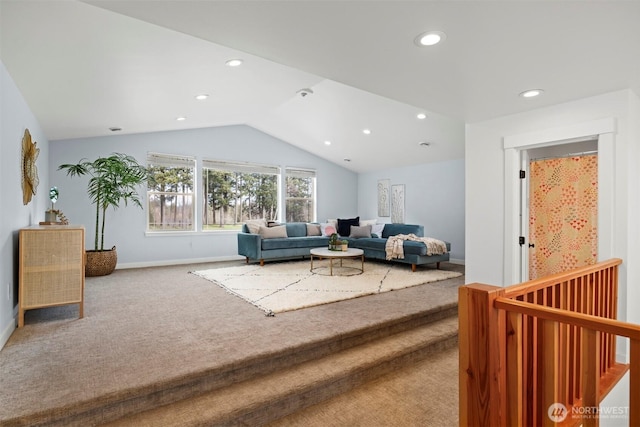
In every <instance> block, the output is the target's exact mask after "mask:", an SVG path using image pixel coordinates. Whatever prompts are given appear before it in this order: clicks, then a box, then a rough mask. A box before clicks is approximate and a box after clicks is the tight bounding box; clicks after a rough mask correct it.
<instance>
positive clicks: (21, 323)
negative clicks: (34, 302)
mask: <svg viewBox="0 0 640 427" xmlns="http://www.w3.org/2000/svg"><path fill="white" fill-rule="evenodd" d="M23 326H24V310H23V309H21V308H20V309H18V328H22V327H23Z"/></svg>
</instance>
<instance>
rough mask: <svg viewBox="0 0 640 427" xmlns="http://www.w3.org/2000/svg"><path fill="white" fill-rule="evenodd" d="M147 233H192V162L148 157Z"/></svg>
mask: <svg viewBox="0 0 640 427" xmlns="http://www.w3.org/2000/svg"><path fill="white" fill-rule="evenodd" d="M147 168H148V171H149V177H150V178H149V183H148V191H147V199H148V208H149V210H148V217H147V218H148V223H147V230H148V231H193V230H194V226H195V221H194V209H193V206H194V192H193V189H194V177H195V159H194V158H193V157H182V156H176V155H168V154H158V153H149V154H148V155H147Z"/></svg>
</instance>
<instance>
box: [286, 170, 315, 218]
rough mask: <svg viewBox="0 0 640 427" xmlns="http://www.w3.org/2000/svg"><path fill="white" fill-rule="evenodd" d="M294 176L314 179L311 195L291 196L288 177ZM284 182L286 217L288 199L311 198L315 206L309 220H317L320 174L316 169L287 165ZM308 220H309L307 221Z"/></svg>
mask: <svg viewBox="0 0 640 427" xmlns="http://www.w3.org/2000/svg"><path fill="white" fill-rule="evenodd" d="M290 176H291V177H293V178H311V179H312V180H313V181H312V186H313V188H312V191H311V197H310V198H309V197H304V198H302V197H289V194H288V189H287V178H289V177H290ZM283 182H284V187H285V188H284V191H283V193H284V194H283V197H284V206H283V208H284V212H285V218H287V216H288V213H287V206H288V204H287V203H288V201H289V200H310V201H311V203H312V205H313V208H312V214H311V219H310V220H309V221H308V222H317V220H318V174H317V172H316V170H315V169H308V168H301V167H295V166H287V167H285V168H284V177H283ZM305 222H307V221H305Z"/></svg>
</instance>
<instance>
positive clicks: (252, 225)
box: [245, 218, 267, 234]
mask: <svg viewBox="0 0 640 427" xmlns="http://www.w3.org/2000/svg"><path fill="white" fill-rule="evenodd" d="M245 224H247V228H248V229H249V233H252V234H258V233H260V227H266V226H267V221H266V220H265V219H264V218H261V219H249V220H247V221H246V222H245Z"/></svg>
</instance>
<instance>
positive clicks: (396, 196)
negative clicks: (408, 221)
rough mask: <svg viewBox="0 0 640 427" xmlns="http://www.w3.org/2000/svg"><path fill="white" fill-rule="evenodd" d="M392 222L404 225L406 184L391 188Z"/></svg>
mask: <svg viewBox="0 0 640 427" xmlns="http://www.w3.org/2000/svg"><path fill="white" fill-rule="evenodd" d="M391 222H392V223H393V224H404V184H395V185H392V186H391Z"/></svg>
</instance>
